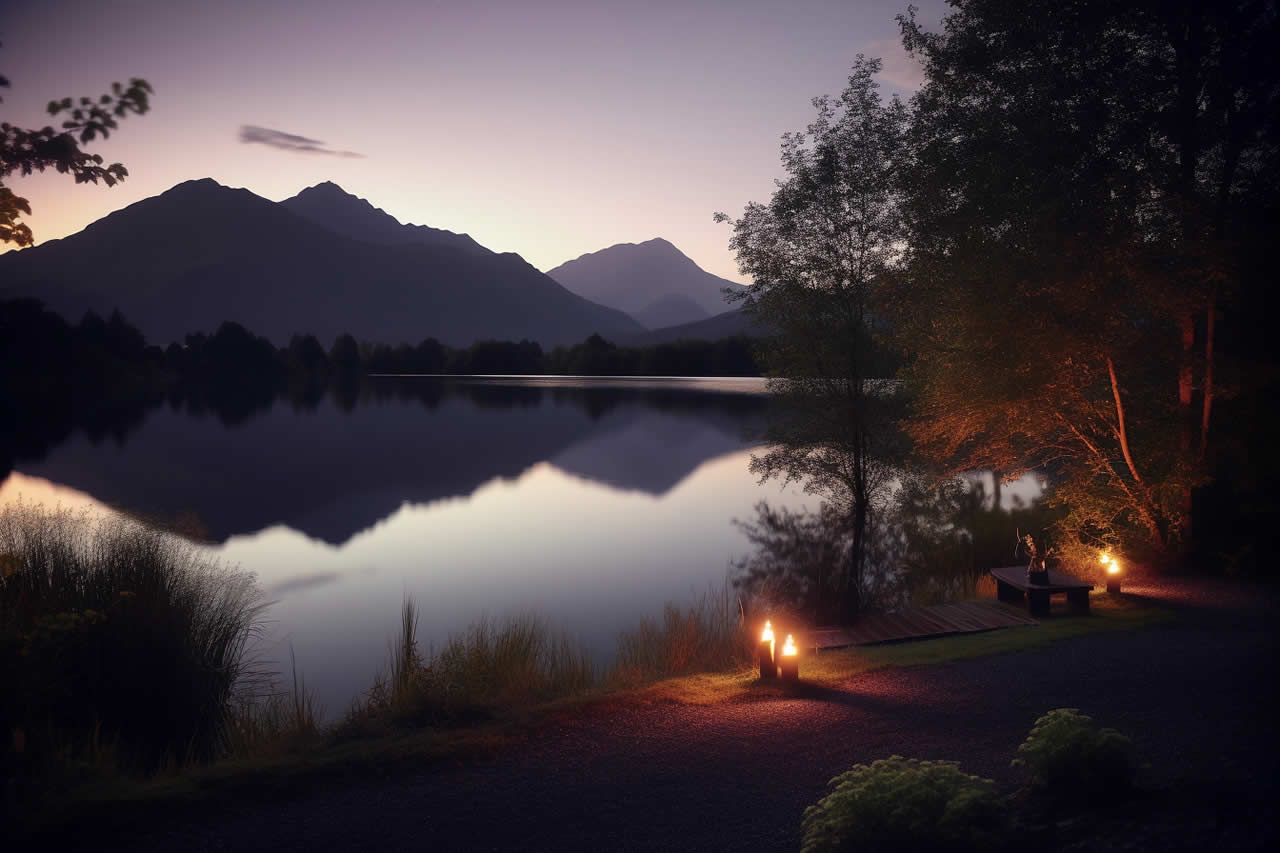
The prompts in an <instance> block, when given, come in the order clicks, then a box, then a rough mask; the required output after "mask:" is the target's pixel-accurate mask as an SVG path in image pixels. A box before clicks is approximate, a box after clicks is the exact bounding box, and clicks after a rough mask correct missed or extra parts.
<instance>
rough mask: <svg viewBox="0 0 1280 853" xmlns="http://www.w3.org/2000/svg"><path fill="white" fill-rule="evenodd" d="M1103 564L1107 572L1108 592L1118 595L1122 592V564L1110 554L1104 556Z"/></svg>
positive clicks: (1102, 558)
mask: <svg viewBox="0 0 1280 853" xmlns="http://www.w3.org/2000/svg"><path fill="white" fill-rule="evenodd" d="M1101 562H1102V565H1103V566H1105V567H1106V570H1107V592H1114V593H1118V592H1119V591H1120V564H1119V563H1118V562H1116V558H1115V557H1113V556H1111V555H1110V554H1103V555H1102V557H1101Z"/></svg>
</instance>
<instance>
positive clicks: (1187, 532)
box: [1178, 309, 1196, 548]
mask: <svg viewBox="0 0 1280 853" xmlns="http://www.w3.org/2000/svg"><path fill="white" fill-rule="evenodd" d="M1179 324H1180V325H1181V327H1182V353H1181V358H1180V360H1179V365H1178V420H1179V422H1180V423H1181V426H1182V428H1181V441H1180V442H1179V447H1180V449H1181V451H1182V452H1181V457H1182V464H1183V475H1182V495H1181V499H1180V500H1179V502H1178V504H1179V505H1178V540H1179V542H1180V544H1181V546H1182V547H1183V548H1185V547H1186V544H1187V542H1188V541H1190V538H1191V472H1192V469H1193V467H1194V464H1193V463H1194V460H1193V458H1192V449H1191V448H1192V436H1193V435H1194V432H1195V410H1194V409H1192V407H1191V394H1192V390H1193V384H1194V383H1193V374H1192V367H1191V360H1192V357H1193V354H1194V349H1195V345H1196V320H1195V315H1194V314H1192V313H1191V311H1190V309H1187V310H1185V311H1183V313H1182V316H1181V317H1180V318H1179Z"/></svg>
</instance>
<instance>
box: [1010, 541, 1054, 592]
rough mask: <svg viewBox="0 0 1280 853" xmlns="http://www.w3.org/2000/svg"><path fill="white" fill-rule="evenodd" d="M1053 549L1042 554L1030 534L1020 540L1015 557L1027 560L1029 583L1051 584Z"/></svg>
mask: <svg viewBox="0 0 1280 853" xmlns="http://www.w3.org/2000/svg"><path fill="white" fill-rule="evenodd" d="M1052 554H1053V548H1049V550H1047V551H1045V552H1044V553H1043V554H1042V553H1040V548H1039V546H1038V545H1036V540H1035V538H1034V537H1033V536H1032V535H1031V534H1030V533H1028V534H1027V535H1025V536H1023V537H1022V538H1021V539H1019V540H1018V545H1017V548H1016V549H1015V555H1016V556H1018V557H1023V558H1026V560H1027V583H1030V584H1040V585H1046V584H1048V583H1049V557H1050V555H1052Z"/></svg>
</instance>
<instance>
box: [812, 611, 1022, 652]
mask: <svg viewBox="0 0 1280 853" xmlns="http://www.w3.org/2000/svg"><path fill="white" fill-rule="evenodd" d="M1036 624H1039V623H1038V622H1037V621H1036V620H1035V619H1033V618H1032V617H1031V616H1029V615H1027V613H1026V611H1025V610H1024V609H1022V608H1019V607H1014V606H1013V605H1010V604H1005V603H1003V602H999V601H962V602H954V603H950V604H937V605H934V606H932V607H913V608H907V609H905V610H899V611H896V612H894V613H874V614H871V615H868V616H865V617H863V618H862V619H860V620H859V621H858V623H857V624H856V625H852V626H847V627H827V628H818V629H816V630H813V631H810V632H808V640H809V643H810V644H811V646H812V647H813V648H818V649H834V648H841V647H845V646H864V645H873V644H875V643H887V642H894V641H897V640H911V639H919V638H923V637H939V636H944V635H947V634H970V633H975V632H978V631H991V630H995V629H998V628H1013V627H1018V626H1023V625H1036Z"/></svg>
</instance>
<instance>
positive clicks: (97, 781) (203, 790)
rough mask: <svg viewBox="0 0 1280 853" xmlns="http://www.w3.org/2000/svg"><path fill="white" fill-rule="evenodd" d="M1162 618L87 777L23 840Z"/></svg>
mask: <svg viewBox="0 0 1280 853" xmlns="http://www.w3.org/2000/svg"><path fill="white" fill-rule="evenodd" d="M1174 618H1176V615H1175V614H1174V612H1173V611H1171V610H1168V609H1165V608H1161V607H1158V606H1155V605H1152V604H1150V603H1149V602H1145V601H1141V600H1135V599H1132V598H1129V597H1125V596H1119V597H1117V596H1110V595H1107V594H1106V593H1094V594H1093V599H1092V613H1091V614H1090V615H1089V616H1085V617H1076V616H1055V617H1052V618H1050V619H1047V620H1045V621H1043V622H1041V623H1040V624H1039V625H1035V626H1021V627H1016V628H1004V629H998V630H993V631H987V632H982V633H975V634H958V635H949V636H944V637H937V638H932V639H925V640H915V641H910V642H901V643H893V644H885V645H879V646H866V647H854V648H849V649H840V650H832V651H824V652H821V653H819V654H816V655H815V654H812V653H810V654H808V655H806V656H805V657H804V658H803V659H802V664H801V682H800V683H799V684H796V685H785V684H781V683H777V682H774V683H764V682H761V681H760V680H759V678H758V676H757V673H756V672H755V670H754V669H752V668H750V667H747V666H745V665H742V666H737V667H733V668H730V669H727V670H722V671H717V672H695V673H690V674H686V675H681V676H676V677H672V678H665V679H660V680H658V681H655V682H652V683H645V684H637V685H632V686H621V685H618V684H616V683H615V684H610V685H600V686H595V687H592V688H589V689H584V690H578V691H575V692H572V693H570V694H568V695H565V696H561V697H558V698H555V699H551V700H548V701H543V702H536V703H533V704H529V705H523V706H522V705H513V706H509V707H506V708H499V709H494V710H493V711H492V712H491V713H490V714H489V715H487V716H485V717H483V718H479V719H470V720H463V721H461V722H454V723H452V724H448V725H429V726H423V727H418V728H412V727H389V728H386V729H383V730H381V731H378V732H374V733H363V734H361V735H359V736H356V737H347V738H338V739H335V738H333V737H332V733H330V734H329V735H327V736H326V735H324V734H320V735H318V736H317V737H316V738H315V739H314V740H312V741H310V742H307V743H303V744H298V745H296V746H295V747H294V748H292V749H290V750H288V751H284V752H281V753H279V754H275V755H271V756H269V757H263V758H243V757H242V758H236V759H225V760H222V761H219V762H216V763H214V764H212V765H209V766H204V767H189V768H186V769H184V770H182V771H180V772H176V773H168V774H160V775H158V776H155V777H152V778H149V779H140V778H136V777H128V776H120V775H116V774H112V773H109V772H102V773H99V774H97V775H92V774H91V775H90V776H88V777H87V778H86V779H85V780H84V781H83V782H81V783H79V784H77V785H76V786H75V787H73V788H69V789H67V790H66V791H65V792H63V797H62V798H61V801H60V802H59V803H58V804H57V805H56V806H51V807H50V808H48V809H47V810H45V811H44V812H42V813H41V814H37V815H30V816H28V819H27V820H26V821H25V823H26V827H25V831H26V832H27V833H33V834H39V833H40V832H41V831H42V830H43V829H45V828H53V827H54V826H55V825H56V826H57V827H58V829H59V831H64V830H65V829H66V828H67V827H68V826H81V827H84V828H85V829H86V831H87V830H89V829H90V828H95V829H97V830H101V829H102V828H103V825H104V823H105V824H109V825H116V826H119V827H120V828H121V829H122V830H124V829H126V828H127V827H128V826H129V824H130V823H131V822H132V821H136V820H137V819H138V816H139V815H141V814H144V813H145V814H154V813H155V810H156V809H158V808H164V810H165V813H166V815H171V816H172V815H180V814H181V813H182V812H183V811H185V810H187V809H193V810H194V809H199V808H201V807H203V806H207V805H208V804H210V803H214V802H221V801H235V800H238V799H242V798H245V797H254V798H258V799H264V798H265V799H275V798H282V799H283V798H289V797H294V796H298V795H300V794H302V793H305V792H306V791H309V790H313V789H315V788H316V787H320V786H323V785H325V784H329V783H332V782H335V781H339V780H342V781H351V780H360V779H369V778H386V777H394V776H395V775H397V774H399V773H413V772H421V771H422V770H423V769H426V768H431V767H440V766H458V765H461V764H463V763H465V762H468V761H473V760H481V759H483V758H485V757H491V756H495V755H498V754H500V753H501V752H502V751H503V750H505V749H508V748H511V747H512V746H514V745H516V744H519V743H520V742H522V741H525V740H527V739H528V738H530V737H534V736H536V735H537V734H538V733H539V732H540V731H544V730H546V729H548V728H551V727H555V726H557V725H560V724H563V723H565V722H567V721H573V720H577V719H582V718H583V717H586V716H591V715H597V716H598V715H602V714H612V713H620V712H625V711H627V710H632V709H637V708H642V707H645V706H654V705H661V704H684V705H705V706H709V705H715V704H717V703H721V702H732V701H735V700H740V699H743V698H747V697H749V698H751V699H755V700H765V699H768V698H773V697H788V696H796V697H803V696H804V695H805V694H806V692H809V691H812V690H813V689H814V688H818V689H838V688H839V686H840V684H841V683H843V682H846V681H848V680H849V679H852V678H854V677H856V676H858V675H861V674H863V673H867V672H871V671H874V670H883V669H894V668H908V667H916V666H927V665H931V664H937V663H945V662H950V661H959V660H965V659H971V658H977V657H985V656H988V655H996V654H1007V653H1018V652H1022V651H1029V650H1033V649H1038V648H1041V647H1043V646H1046V645H1050V644H1053V643H1056V642H1062V641H1065V640H1070V639H1071V638H1073V637H1077V636H1081V635H1084V634H1089V633H1095V632H1099V631H1133V630H1142V629H1144V628H1149V627H1152V626H1157V625H1160V624H1163V623H1166V622H1168V621H1170V620H1172V619H1174Z"/></svg>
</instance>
